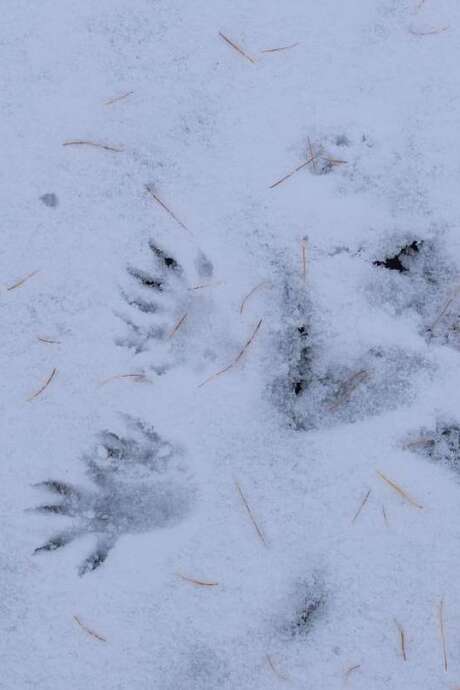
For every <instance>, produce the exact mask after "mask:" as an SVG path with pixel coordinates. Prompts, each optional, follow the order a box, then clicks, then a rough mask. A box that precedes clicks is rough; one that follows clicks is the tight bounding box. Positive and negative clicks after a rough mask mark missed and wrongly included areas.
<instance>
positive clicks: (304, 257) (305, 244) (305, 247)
mask: <svg viewBox="0 0 460 690" xmlns="http://www.w3.org/2000/svg"><path fill="white" fill-rule="evenodd" d="M301 250H302V278H303V282H304V283H306V282H307V250H308V239H306V238H304V239H303V240H302V242H301Z"/></svg>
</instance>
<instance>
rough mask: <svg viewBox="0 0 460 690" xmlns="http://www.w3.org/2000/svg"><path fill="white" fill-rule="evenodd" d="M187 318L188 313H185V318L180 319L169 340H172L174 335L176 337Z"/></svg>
mask: <svg viewBox="0 0 460 690" xmlns="http://www.w3.org/2000/svg"><path fill="white" fill-rule="evenodd" d="M186 318H187V313H185V314H184V315H183V316H181V317H180V319H179V321H178V322H177V323H176V325H175V326H174V328H173V329H172V331H171V333H170V334H169V335H168V338H172V337H173V336H174V335H176V333H177V331H178V330H179V328H180V327H181V326H182V324H183V323H184V321H185V319H186Z"/></svg>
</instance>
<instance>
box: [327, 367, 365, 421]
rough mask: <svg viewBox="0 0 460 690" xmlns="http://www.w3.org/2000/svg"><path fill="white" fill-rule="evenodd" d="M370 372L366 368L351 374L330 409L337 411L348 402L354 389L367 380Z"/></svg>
mask: <svg viewBox="0 0 460 690" xmlns="http://www.w3.org/2000/svg"><path fill="white" fill-rule="evenodd" d="M369 376H370V374H369V372H368V371H366V370H365V369H361V370H360V371H355V373H354V374H352V375H351V376H350V378H348V379H347V380H346V381H344V382H343V383H342V384H341V386H340V389H339V391H338V393H337V395H336V399H335V401H334V402H333V403H332V404H331V405H329V410H330V411H331V412H335V410H337V409H338V408H339V407H340V406H341V405H343V404H344V403H346V402H348V400H349V399H350V397H351V394H352V393H353V391H354V390H355V389H356V388H357V387H358V386H359V384H360V383H364V381H367V379H368V378H369Z"/></svg>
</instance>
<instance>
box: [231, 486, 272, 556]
mask: <svg viewBox="0 0 460 690" xmlns="http://www.w3.org/2000/svg"><path fill="white" fill-rule="evenodd" d="M235 486H236V488H237V490H238V493H239V495H240V498H241V500H242V502H243V505H244V507H245V508H246V510H247V512H248V515H249V517H250V518H251V522H252V524H253V525H254V527H255V530H256V532H257V534H258V536H259V539H260V541H261V542H262V544H263V545H264V546H267V542H266V541H265V537H264V534H263V532H262V530H261V529H260V527H259V525H258V524H257V522H256V519H255V517H254V514H253V512H252V510H251V508H250V507H249V503H248V502H247V500H246V497H245V495H244V493H243V491H242V489H241V486H240V485H239V483H238V482H237V481H236V480H235Z"/></svg>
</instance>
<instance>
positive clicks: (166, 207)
mask: <svg viewBox="0 0 460 690" xmlns="http://www.w3.org/2000/svg"><path fill="white" fill-rule="evenodd" d="M145 188H146V190H147V191H148V193H149V194H150V195H151V196H152V197H153V198H154V199H155V201H156V202H157V204H160V206H161V208H163V209H164V210H165V211H166V213H168V214H169V215H170V216H171V218H172V219H173V220H175V221H176V223H177V224H178V225H180V227H181V228H183V229H184V230H187V232H191V230H189V229H188V227H187V226H186V225H185V224H184V223H183V222H182V221H181V220H179V218H178V217H177V216H176V214H175V213H173V212H172V211H171V209H170V208H169V206H166V204H165V203H164V201H162V200H161V199H160V197H159V196H158V194H155V192H154V191H153V188H152V186H151V185H148V184H146V185H145Z"/></svg>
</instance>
